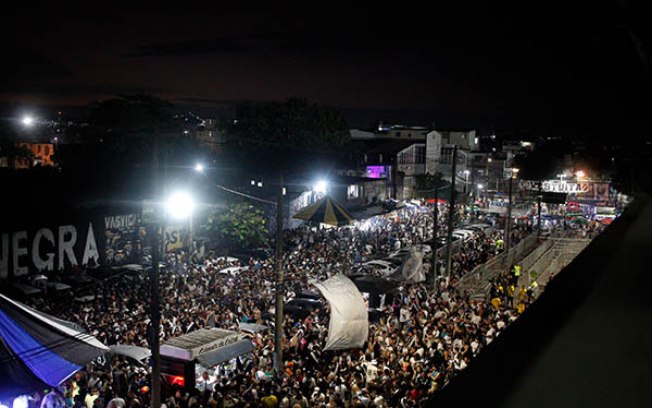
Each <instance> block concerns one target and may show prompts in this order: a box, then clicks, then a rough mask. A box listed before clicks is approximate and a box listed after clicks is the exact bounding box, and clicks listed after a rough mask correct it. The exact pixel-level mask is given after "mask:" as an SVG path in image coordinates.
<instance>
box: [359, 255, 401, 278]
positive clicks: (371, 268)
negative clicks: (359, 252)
mask: <svg viewBox="0 0 652 408" xmlns="http://www.w3.org/2000/svg"><path fill="white" fill-rule="evenodd" d="M362 268H363V269H364V270H365V271H367V272H369V273H371V272H377V273H379V274H380V275H382V276H389V275H391V274H392V273H394V271H396V269H397V267H396V266H394V264H392V263H391V262H388V261H383V260H382V259H376V260H373V261H368V262H365V263H363V264H362Z"/></svg>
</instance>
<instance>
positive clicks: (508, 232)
mask: <svg viewBox="0 0 652 408" xmlns="http://www.w3.org/2000/svg"><path fill="white" fill-rule="evenodd" d="M514 173H518V169H515V168H513V167H512V168H510V169H509V205H508V206H507V220H505V252H506V253H507V252H509V248H510V245H511V243H512V240H511V235H512V234H511V232H512V180H513V179H514Z"/></svg>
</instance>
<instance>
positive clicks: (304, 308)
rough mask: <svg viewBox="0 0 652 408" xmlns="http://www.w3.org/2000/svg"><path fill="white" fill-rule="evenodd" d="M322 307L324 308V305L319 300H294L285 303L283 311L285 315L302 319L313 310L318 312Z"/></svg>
mask: <svg viewBox="0 0 652 408" xmlns="http://www.w3.org/2000/svg"><path fill="white" fill-rule="evenodd" d="M322 307H324V303H323V302H322V301H321V300H316V299H308V298H294V299H291V300H289V301H288V302H287V303H285V305H284V306H283V310H284V312H285V313H287V314H290V315H292V316H295V317H299V318H302V319H303V318H305V317H306V316H308V315H309V314H310V312H312V311H313V310H319V309H321V308H322Z"/></svg>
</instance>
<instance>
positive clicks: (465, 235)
mask: <svg viewBox="0 0 652 408" xmlns="http://www.w3.org/2000/svg"><path fill="white" fill-rule="evenodd" d="M474 234H475V233H474V232H473V231H469V230H465V229H457V230H454V231H453V236H458V237H460V238H461V239H463V240H465V241H466V240H468V239H470V238H471V237H472V236H473V235H474Z"/></svg>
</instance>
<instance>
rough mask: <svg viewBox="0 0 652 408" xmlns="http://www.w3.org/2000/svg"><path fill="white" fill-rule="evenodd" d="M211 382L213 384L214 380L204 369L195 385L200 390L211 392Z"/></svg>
mask: <svg viewBox="0 0 652 408" xmlns="http://www.w3.org/2000/svg"><path fill="white" fill-rule="evenodd" d="M213 384H214V381H213V379H212V378H211V377H210V374H209V373H208V371H204V372H203V373H202V374H201V379H200V380H199V381H197V385H196V387H197V389H198V390H199V391H201V392H204V391H208V392H213Z"/></svg>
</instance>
